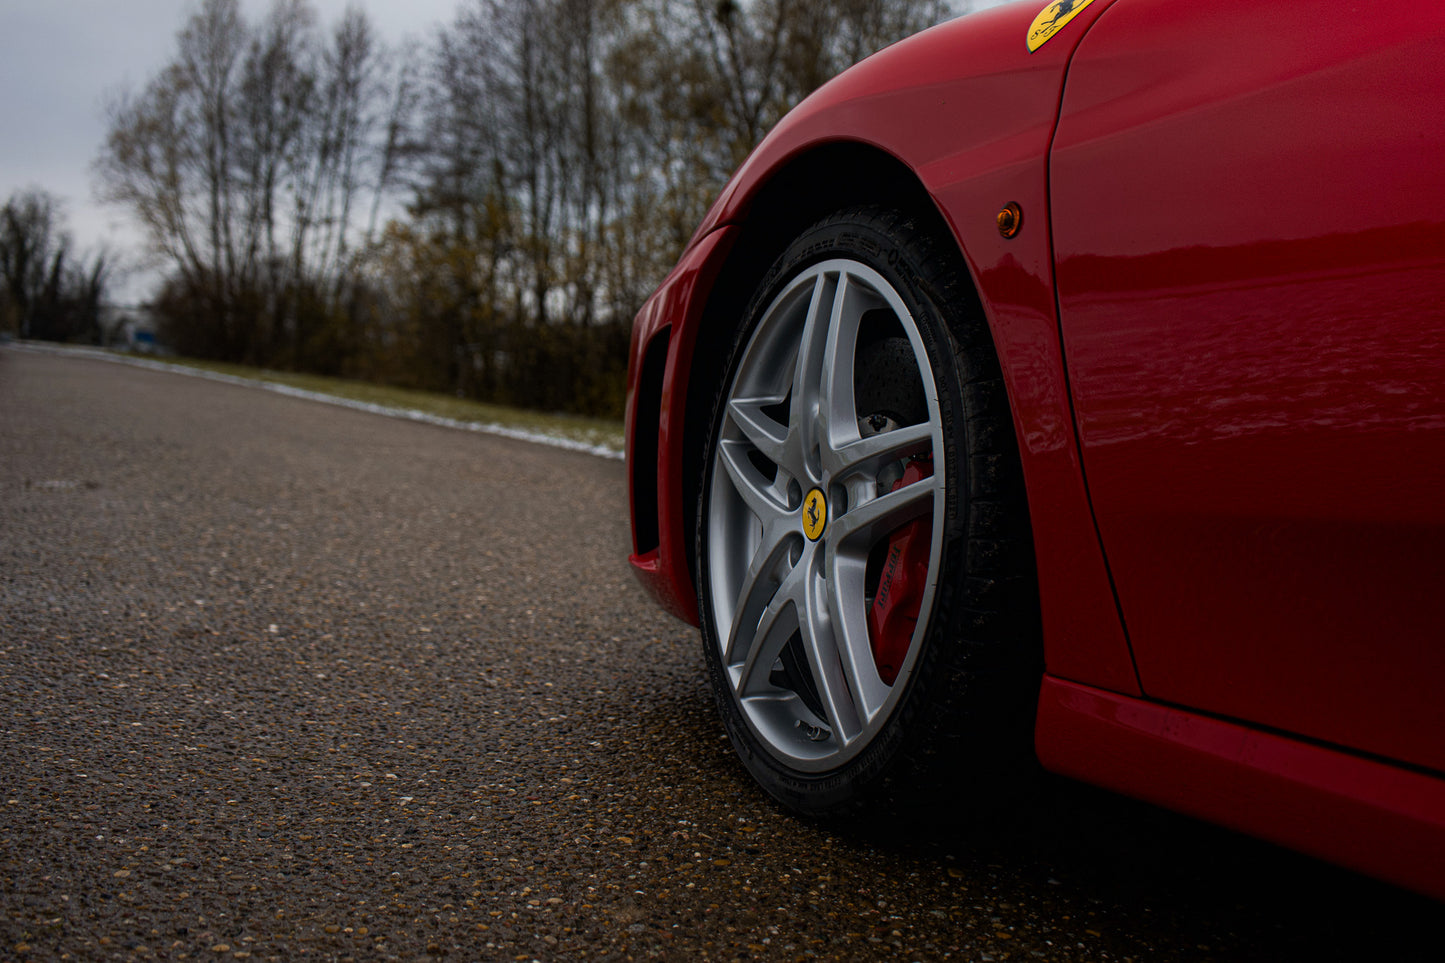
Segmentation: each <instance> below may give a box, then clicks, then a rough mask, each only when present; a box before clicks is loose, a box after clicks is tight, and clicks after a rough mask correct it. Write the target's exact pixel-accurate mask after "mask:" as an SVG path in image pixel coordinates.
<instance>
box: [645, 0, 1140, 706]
mask: <svg viewBox="0 0 1445 963" xmlns="http://www.w3.org/2000/svg"><path fill="white" fill-rule="evenodd" d="M1112 2H1113V0H1093V2H1091V3H1089V4H1088V5H1087V6H1086V7H1085V8H1084V9H1083V10H1081V11H1080V12H1079V13H1078V14H1077V15H1076V16H1075V17H1074V18H1073V20H1072V21H1071V22H1070V23H1069V24H1068V25H1067V27H1065V28H1064V29H1063V30H1061V31H1059V32H1058V33H1057V34H1056V35H1055V36H1053V37H1052V38H1051V39H1050V40H1049V41H1048V42H1046V43H1044V44H1043V45H1042V46H1040V47H1038V49H1037V50H1035V51H1034V52H1032V53H1030V52H1029V50H1028V47H1027V36H1028V33H1029V30H1030V27H1031V26H1032V24H1033V23H1034V21H1035V18H1036V16H1037V15H1038V13H1039V11H1040V7H1041V5H1040V4H1033V3H1027V4H1013V5H1010V6H1007V7H1001V8H996V9H993V10H988V11H984V12H982V13H979V14H974V15H971V16H968V17H964V18H960V19H958V20H954V21H951V22H949V23H946V24H943V25H940V26H938V27H935V28H933V29H932V30H928V31H925V32H923V33H921V34H919V35H917V36H915V37H912V38H910V39H908V40H906V41H903V42H901V43H898V44H895V45H893V46H892V47H889V48H888V49H886V50H884V51H881V52H880V53H878V54H876V55H874V56H873V57H870V58H869V59H868V60H865V61H864V62H863V63H861V64H859V65H857V66H856V67H854V68H852V69H850V70H848V71H846V72H844V73H843V74H841V75H840V76H838V77H837V78H835V79H833V80H832V81H830V82H829V83H828V84H826V85H824V86H823V87H822V88H820V89H819V90H818V91H817V92H816V93H814V94H813V95H812V96H810V97H809V98H807V99H806V100H805V101H803V103H801V104H800V105H799V106H798V107H797V108H796V109H794V110H793V111H792V112H791V113H790V114H789V115H788V116H787V117H786V118H784V119H783V121H782V122H781V123H779V124H778V126H777V127H776V128H775V129H774V130H773V131H772V133H770V134H769V135H768V136H767V137H766V138H765V139H764V140H763V143H762V144H761V145H759V147H758V149H757V150H756V151H755V152H754V153H753V154H752V156H750V157H749V158H748V160H747V161H746V162H745V163H744V164H743V166H742V167H741V168H739V170H738V172H737V173H736V174H735V175H734V176H733V178H732V180H731V181H730V182H729V183H728V185H727V187H726V188H725V189H724V190H723V192H722V194H721V195H720V196H719V198H718V200H717V201H716V202H715V203H714V205H713V207H712V209H711V210H710V211H709V213H708V215H707V217H706V218H705V219H704V221H703V223H702V225H700V227H699V229H698V231H697V233H696V234H695V235H694V238H693V240H692V241H691V242H690V243H689V246H688V249H687V251H686V253H685V254H684V256H683V259H682V261H681V262H680V263H679V266H678V268H676V269H674V271H673V272H672V274H671V275H669V278H668V280H667V281H666V282H664V284H663V286H662V288H660V289H659V292H658V294H657V295H654V297H653V299H652V300H650V301H649V302H648V305H647V306H646V307H644V309H643V312H642V313H641V314H640V315H639V318H638V326H639V328H641V329H643V333H644V334H645V338H644V339H643V341H642V343H641V344H639V345H637V346H635V348H634V359H633V363H634V365H636V364H638V363H639V354H640V353H641V352H645V351H646V350H647V345H648V343H649V341H650V339H651V338H655V337H657V336H659V335H660V334H662V333H663V332H664V331H665V332H666V333H667V336H668V337H669V339H670V341H669V344H668V351H667V363H666V368H665V373H664V376H663V379H662V381H663V386H662V387H661V389H660V390H661V391H662V393H663V395H664V400H663V406H662V415H661V419H660V420H661V422H662V425H661V426H660V427H659V441H658V451H657V455H658V467H659V474H658V492H657V498H656V508H657V512H658V535H659V544H658V546H657V548H656V549H655V557H647V556H645V555H644V556H641V557H639V556H634V565H635V566H636V567H637V568H638V571H639V574H640V575H641V576H642V577H643V581H644V583H645V584H648V585H649V588H651V589H652V591H653V593H654V595H656V596H658V597H659V599H660V600H662V601H663V603H664V605H666V606H667V607H668V608H669V610H670V611H673V612H675V613H677V614H679V615H682V616H683V617H684V618H687V619H688V620H689V621H693V622H695V621H696V595H695V589H694V587H693V585H692V582H691V576H690V572H689V569H688V566H687V559H686V552H687V544H688V538H687V530H688V527H689V526H690V525H691V522H692V517H691V516H692V509H691V506H688V505H686V504H685V501H686V496H685V493H684V492H683V491H682V478H683V475H682V472H681V470H680V467H681V463H682V452H681V451H680V450H674V449H680V448H681V433H680V431H678V430H677V426H680V425H683V424H685V423H686V422H687V421H688V419H706V418H708V417H709V416H710V412H704V411H689V410H688V397H687V391H686V390H685V387H684V388H682V389H679V385H685V384H686V380H687V376H688V372H689V371H690V370H691V368H692V366H693V364H694V363H695V359H694V358H693V356H692V347H693V345H695V344H696V343H697V340H698V338H697V326H698V325H700V324H702V323H703V319H704V317H705V316H706V312H705V310H704V308H705V305H706V302H707V300H708V299H709V298H710V297H711V296H712V294H713V291H712V284H713V281H715V280H716V278H717V277H718V276H719V274H720V273H721V272H722V270H723V268H724V267H725V265H726V261H727V257H728V254H729V250H730V248H731V246H732V244H733V243H734V242H735V241H736V239H737V236H738V232H739V230H740V229H741V228H742V227H744V226H745V225H746V224H747V222H748V220H749V218H750V216H752V214H753V211H752V207H753V204H754V203H755V202H756V201H757V199H758V198H759V196H760V195H762V194H763V193H764V192H765V191H766V189H767V187H768V185H770V184H772V183H774V182H775V181H777V180H778V179H779V178H780V177H782V176H783V175H784V174H785V173H786V172H787V171H789V170H790V169H792V168H793V167H794V166H795V165H798V164H800V163H802V162H803V161H804V160H805V159H806V158H808V157H809V156H810V155H815V154H816V152H818V151H820V150H825V149H826V148H828V147H830V146H835V145H838V144H839V143H849V144H855V145H860V146H863V147H866V148H868V149H870V150H873V151H877V152H879V153H881V154H886V155H887V156H888V157H891V158H893V159H894V160H896V161H897V162H899V164H901V165H902V166H903V167H905V168H906V169H907V170H908V171H909V172H911V175H912V177H914V178H916V180H917V181H918V183H919V185H920V186H921V188H922V190H923V191H924V192H926V194H927V196H928V197H929V198H930V199H931V201H932V203H933V204H934V206H935V207H936V208H937V211H938V213H939V215H940V216H941V217H942V219H943V221H944V222H945V223H946V224H947V226H948V228H949V230H950V231H952V233H953V235H954V238H955V239H956V241H957V242H958V244H959V248H960V250H961V251H962V252H963V255H964V259H965V261H966V263H967V266H968V269H969V272H970V274H971V275H972V278H973V280H974V283H975V285H976V288H977V290H978V292H979V295H980V298H981V300H982V302H983V306H984V311H985V314H986V316H987V319H988V323H989V326H990V329H991V331H992V333H993V337H994V343H995V345H996V347H997V349H998V353H999V360H1000V362H1001V364H1002V367H1003V372H1004V378H1005V382H1006V385H1007V388H1008V393H1009V399H1010V404H1011V407H1012V411H1013V418H1014V427H1015V431H1016V432H1017V435H1018V439H1019V444H1020V454H1021V457H1022V461H1023V469H1024V477H1025V484H1026V485H1027V488H1028V500H1029V510H1030V516H1031V522H1032V525H1033V529H1034V535H1035V548H1036V554H1037V557H1038V566H1039V587H1040V595H1041V602H1042V605H1043V619H1044V638H1045V660H1046V663H1047V666H1048V670H1049V672H1050V673H1052V674H1055V675H1059V676H1061V677H1063V678H1068V679H1072V680H1075V681H1080V682H1086V683H1088V684H1091V685H1096V686H1099V687H1100V688H1105V689H1111V690H1113V691H1118V692H1128V693H1137V692H1138V683H1137V678H1136V676H1135V674H1134V668H1133V661H1132V658H1131V657H1130V654H1129V650H1128V645H1127V642H1126V641H1125V637H1124V633H1123V628H1122V626H1121V624H1120V622H1119V617H1118V611H1117V608H1116V606H1115V604H1114V601H1113V599H1114V596H1113V588H1112V585H1111V583H1110V580H1109V576H1108V571H1107V568H1106V566H1105V564H1104V559H1103V555H1102V550H1101V548H1100V545H1099V540H1098V535H1097V532H1096V530H1095V528H1094V524H1093V516H1092V512H1091V510H1090V506H1089V501H1088V495H1087V489H1086V487H1085V485H1084V477H1083V471H1082V467H1081V464H1080V459H1079V452H1078V446H1077V442H1076V438H1075V433H1074V423H1073V417H1072V411H1071V407H1070V403H1069V396H1068V391H1067V380H1066V377H1065V370H1064V360H1063V351H1062V347H1061V343H1060V337H1059V327H1058V317H1057V313H1056V310H1055V299H1054V276H1053V261H1052V250H1051V243H1050V232H1049V216H1048V153H1049V146H1050V142H1051V139H1052V136H1053V131H1054V126H1055V123H1056V119H1057V116H1058V109H1059V103H1060V100H1061V98H1062V91H1063V84H1064V78H1065V73H1066V68H1067V65H1068V60H1069V58H1070V56H1071V55H1072V53H1073V50H1074V48H1075V46H1076V45H1077V43H1078V40H1079V38H1080V37H1082V36H1083V34H1084V32H1085V31H1086V30H1088V29H1089V28H1090V27H1091V26H1092V25H1093V23H1094V22H1095V21H1096V20H1097V19H1098V17H1099V16H1100V15H1101V14H1102V13H1103V12H1104V11H1105V10H1107V9H1108V7H1109V6H1110V5H1111V3H1112ZM863 189H865V190H866V188H863ZM842 200H845V201H846V202H858V201H866V200H868V197H867V196H866V194H865V195H864V196H862V197H849V198H846V199H842ZM772 202H774V203H776V198H775V197H774V198H773V199H772ZM1011 202H1012V203H1015V204H1017V205H1019V207H1020V208H1021V209H1022V211H1023V226H1022V229H1021V230H1020V231H1019V233H1018V234H1017V235H1016V236H1014V237H1012V238H1010V239H1005V238H1004V237H1002V236H1001V235H1000V232H999V230H998V226H997V214H998V212H999V210H1000V209H1001V208H1002V207H1003V206H1004V205H1005V204H1008V203H1011ZM723 323H736V320H735V319H732V318H725V319H724V321H723ZM696 363H704V362H703V361H702V360H701V359H697V360H696ZM634 370H636V369H634ZM629 425H630V428H631V430H633V431H638V430H650V428H648V427H645V426H639V425H633V424H631V422H629ZM629 451H632V446H631V445H629ZM634 510H636V505H634ZM634 530H635V529H634ZM1065 643H1067V644H1065Z"/></svg>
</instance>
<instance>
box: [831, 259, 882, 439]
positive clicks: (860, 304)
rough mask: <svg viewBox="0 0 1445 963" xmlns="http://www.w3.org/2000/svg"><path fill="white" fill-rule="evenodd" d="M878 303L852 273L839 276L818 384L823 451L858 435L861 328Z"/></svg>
mask: <svg viewBox="0 0 1445 963" xmlns="http://www.w3.org/2000/svg"><path fill="white" fill-rule="evenodd" d="M877 304H878V299H877V297H876V296H875V295H873V294H872V293H871V292H869V291H868V289H867V288H866V287H865V286H864V285H862V284H861V283H859V282H857V281H855V280H854V279H853V277H852V276H851V275H849V274H846V273H842V272H840V273H839V276H838V284H837V289H836V290H835V291H834V293H833V305H832V310H831V317H830V319H829V324H828V340H827V343H826V345H825V347H824V350H823V365H822V368H821V370H820V371H819V382H818V420H819V436H820V437H819V438H818V441H819V443H821V445H822V447H823V450H824V451H831V450H833V449H834V448H835V447H837V446H838V445H839V444H841V443H842V442H843V441H844V440H845V439H847V438H850V437H852V438H856V437H857V436H858V416H857V414H856V410H857V406H856V404H855V402H854V400H853V377H854V367H855V361H856V354H857V348H858V327H859V325H860V324H861V322H862V320H863V314H864V313H865V312H866V311H867V310H868V309H869V308H871V307H875V306H877Z"/></svg>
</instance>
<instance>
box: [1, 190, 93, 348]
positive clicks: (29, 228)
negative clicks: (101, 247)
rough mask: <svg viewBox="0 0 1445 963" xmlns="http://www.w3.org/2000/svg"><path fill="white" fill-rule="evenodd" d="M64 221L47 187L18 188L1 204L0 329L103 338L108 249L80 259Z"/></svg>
mask: <svg viewBox="0 0 1445 963" xmlns="http://www.w3.org/2000/svg"><path fill="white" fill-rule="evenodd" d="M64 221H65V219H64V214H63V212H62V211H61V206H60V202H59V201H57V200H56V199H55V198H54V197H52V196H51V195H50V194H48V193H46V192H45V191H42V190H36V189H31V190H24V191H17V192H16V193H14V194H12V195H11V196H10V198H9V199H8V200H6V202H5V206H4V208H3V209H0V331H6V332H14V333H15V334H18V335H19V336H20V337H22V338H37V339H41V340H49V341H73V340H83V341H89V342H95V341H98V340H99V337H100V333H101V331H100V303H101V300H102V298H103V297H104V295H105V288H106V284H107V283H108V281H109V279H110V270H111V268H110V259H109V257H108V255H107V254H106V253H105V252H104V251H101V252H99V253H97V254H95V255H93V256H92V257H91V258H90V259H89V260H88V262H87V261H86V260H85V259H76V258H75V257H74V256H73V255H72V254H71V241H70V235H69V233H68V232H67V231H66V230H65V224H64Z"/></svg>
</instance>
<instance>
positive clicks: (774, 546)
mask: <svg viewBox="0 0 1445 963" xmlns="http://www.w3.org/2000/svg"><path fill="white" fill-rule="evenodd" d="M781 528H782V526H780V525H770V526H767V527H766V528H764V529H763V543H762V544H761V545H760V546H759V547H758V550H757V552H756V553H754V555H753V558H752V562H751V564H749V565H748V570H747V574H746V575H744V576H743V581H742V585H741V587H740V588H739V589H738V597H737V604H736V605H734V606H733V617H732V625H731V628H730V629H729V633H728V640H727V644H726V645H725V646H724V648H723V659H724V660H725V661H726V662H727V663H728V664H730V665H731V664H734V663H736V662H739V661H741V660H742V659H743V657H744V653H746V652H748V651H749V648H750V647H751V646H752V645H753V643H754V639H755V638H756V636H757V633H758V631H759V629H758V626H759V620H760V619H761V618H762V617H763V614H764V612H765V611H766V610H767V609H768V607H769V606H770V605H771V604H772V602H773V600H774V599H775V598H777V597H778V595H779V590H780V589H781V587H782V586H783V585H784V584H786V582H787V577H788V573H787V572H786V571H785V569H786V568H787V566H788V562H789V558H788V556H789V553H790V551H791V549H792V543H791V540H790V539H789V538H788V537H787V536H786V535H785V534H782V533H781V532H780V529H781Z"/></svg>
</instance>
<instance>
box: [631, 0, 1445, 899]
mask: <svg viewBox="0 0 1445 963" xmlns="http://www.w3.org/2000/svg"><path fill="white" fill-rule="evenodd" d="M1041 7H1042V9H1041ZM1442 64H1445V8H1442V7H1441V6H1440V5H1438V4H1399V3H1392V2H1386V0H1374V2H1366V3H1364V4H1359V5H1355V6H1353V7H1350V8H1349V9H1345V8H1334V7H1328V8H1325V7H1319V6H1314V5H1310V4H1300V3H1297V2H1292V0H1250V2H1247V3H1245V2H1238V0H1194V2H1190V3H1179V2H1178V0H1072V2H1070V0H1055V2H1051V3H1047V4H1046V5H1045V4H1043V3H1042V0H1034V2H1033V3H1020V4H1013V5H1010V6H1007V7H1001V8H997V9H994V10H989V11H986V12H983V13H979V14H975V15H972V16H968V17H965V18H962V19H960V20H956V21H953V22H951V23H948V24H945V25H943V26H940V27H936V28H934V29H933V30H930V31H927V32H925V33H923V34H920V35H918V36H916V37H914V38H912V39H911V40H908V41H905V42H903V43H900V44H897V45H895V46H893V47H891V48H889V49H887V50H885V51H883V52H882V53H880V54H878V55H876V56H874V57H872V58H870V59H869V60H866V61H864V62H863V63H862V64H859V65H858V66H856V67H854V68H853V69H851V70H849V71H847V72H846V73H844V74H843V75H841V76H840V77H838V78H836V79H835V80H833V81H832V82H831V83H829V84H828V85H826V86H825V87H823V88H822V89H821V90H819V91H818V92H817V93H816V94H814V95H813V96H811V97H810V98H808V99H807V100H806V101H805V102H804V103H802V104H801V105H800V106H799V107H797V108H796V109H795V110H794V111H793V112H792V113H791V114H790V115H789V116H788V117H787V118H786V119H785V120H784V121H783V122H782V123H781V124H779V125H778V127H777V129H776V130H774V131H773V132H772V133H771V134H770V135H769V136H768V137H767V138H766V139H765V140H764V142H763V143H762V145H761V146H759V148H758V149H757V151H756V152H755V153H754V154H753V156H752V157H751V158H750V159H749V160H748V161H747V162H746V163H745V164H744V165H743V166H742V168H741V169H740V170H739V171H738V172H737V173H736V175H734V177H733V179H732V181H731V182H730V183H729V184H728V185H727V187H726V189H725V190H724V191H723V193H722V196H721V197H720V198H719V199H718V201H717V202H716V204H715V205H714V206H713V208H712V210H711V212H710V213H709V214H708V216H707V218H706V220H705V221H704V223H703V224H702V226H701V227H700V228H699V229H698V231H697V234H696V235H695V236H694V238H693V239H692V241H691V242H690V244H689V245H688V247H687V249H686V251H685V253H684V254H683V256H682V259H681V261H680V262H679V263H678V265H677V266H676V268H675V269H674V270H673V271H672V273H671V274H670V275H669V276H668V278H667V279H666V281H665V282H664V283H663V284H662V286H661V287H660V288H659V289H658V291H657V292H656V293H655V294H654V295H653V296H652V298H651V299H650V300H649V301H648V302H647V304H646V305H645V307H644V308H643V310H642V312H641V314H640V315H639V316H638V318H637V321H636V324H635V327H634V331H633V344H632V358H631V378H630V391H629V396H628V415H627V417H628V442H627V453H628V458H629V463H630V467H629V472H630V481H631V497H632V520H633V538H634V554H633V556H632V559H631V561H632V564H633V566H634V567H635V569H636V571H637V573H638V575H639V576H640V577H641V580H642V582H643V583H644V584H645V585H646V586H647V587H648V588H649V589H650V590H651V592H652V593H653V594H654V595H655V596H656V598H657V599H658V601H659V602H660V603H661V604H662V605H663V606H665V607H666V608H667V609H669V610H671V611H672V612H674V613H676V614H677V615H679V616H680V617H682V618H683V619H686V620H688V621H691V622H694V623H696V624H698V625H699V626H700V628H701V632H702V639H703V649H704V653H705V658H706V660H707V665H708V670H709V675H710V678H711V682H712V685H713V687H714V689H715V693H716V696H717V703H718V706H719V709H720V711H721V714H722V717H723V722H724V725H725V727H726V730H727V732H728V734H729V736H730V738H731V740H732V743H733V745H734V747H735V748H736V750H737V752H738V754H739V755H740V756H741V758H742V760H743V762H744V763H745V765H746V766H747V768H748V769H749V770H750V772H751V773H752V775H753V776H754V777H755V778H756V779H757V780H758V782H759V783H761V785H762V786H763V787H764V788H765V789H766V790H767V791H768V792H769V793H771V794H772V795H773V796H775V797H776V798H777V799H779V800H781V801H782V802H783V803H785V804H786V805H788V806H790V807H792V808H794V809H796V810H798V811H801V812H804V813H811V814H824V813H829V812H834V811H838V810H842V809H851V808H855V807H858V806H860V805H863V804H866V803H867V802H868V801H870V800H876V799H878V798H880V797H882V796H884V795H886V794H888V793H894V792H898V791H900V790H902V791H905V792H906V791H907V790H908V787H909V786H916V785H922V784H923V781H925V780H927V781H930V782H929V783H928V784H930V785H932V784H934V783H933V782H932V781H935V780H941V781H947V782H948V783H949V784H950V785H958V786H962V787H963V789H964V791H967V783H968V780H969V779H978V780H982V779H995V778H997V776H996V775H995V774H996V773H998V772H1000V771H1008V770H1009V768H1010V767H1011V766H1014V765H1015V764H1016V762H1017V761H1018V760H1020V759H1033V758H1036V759H1037V760H1038V761H1039V762H1040V763H1042V765H1043V766H1044V767H1045V768H1047V769H1049V770H1052V771H1055V772H1058V773H1062V774H1065V775H1067V776H1071V777H1076V778H1079V779H1082V780H1087V781H1089V782H1092V783H1096V784H1099V785H1102V786H1105V787H1108V788H1110V789H1113V790H1116V791H1119V792H1123V793H1127V794H1130V795H1134V796H1138V797H1141V798H1144V799H1147V800H1151V801H1153V802H1156V803H1159V804H1162V805H1165V806H1169V807H1173V808H1175V809H1179V810H1182V811H1185V812H1188V813H1191V814H1194V815H1197V816H1201V817H1204V818H1206V819H1210V820H1214V821H1217V822H1220V823H1223V824H1227V825H1229V826H1233V827H1236V828H1238V829H1241V830H1244V831H1247V832H1251V833H1255V834H1258V835H1260V836H1264V837H1267V838H1269V839H1273V840H1276V841H1279V842H1282V843H1284V844H1287V845H1290V846H1293V847H1296V848H1298V849H1301V850H1304V851H1308V852H1311V853H1314V854H1317V855H1319V856H1322V857H1325V858H1328V859H1331V860H1334V861H1337V862H1340V863H1343V864H1346V865H1349V866H1353V867H1356V868H1358V869H1361V870H1364V871H1366V872H1369V873H1372V874H1375V875H1379V876H1382V877H1385V878H1387V879H1391V880H1394V881H1396V882H1398V883H1401V884H1404V885H1406V886H1410V887H1413V888H1415V889H1418V890H1421V891H1424V892H1427V893H1430V894H1433V895H1435V896H1437V897H1442V898H1445V84H1442V81H1445V71H1442V69H1441V65H1442Z"/></svg>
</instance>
